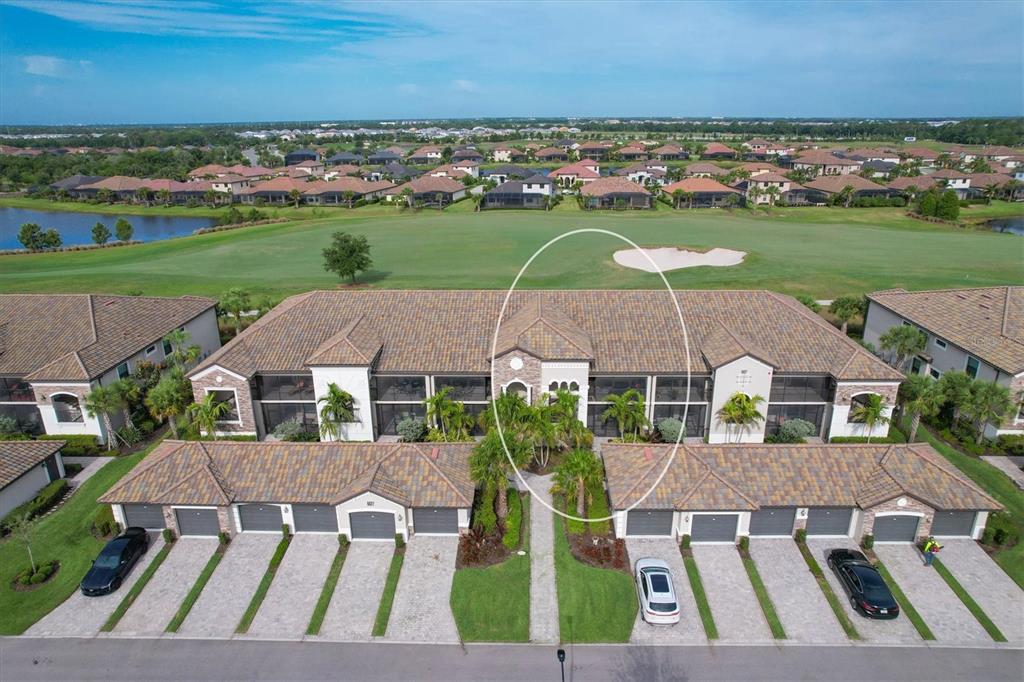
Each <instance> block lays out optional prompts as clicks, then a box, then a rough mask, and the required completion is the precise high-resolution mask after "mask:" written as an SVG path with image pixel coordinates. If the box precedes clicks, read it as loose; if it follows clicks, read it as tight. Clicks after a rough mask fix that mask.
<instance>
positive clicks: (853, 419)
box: [846, 393, 875, 424]
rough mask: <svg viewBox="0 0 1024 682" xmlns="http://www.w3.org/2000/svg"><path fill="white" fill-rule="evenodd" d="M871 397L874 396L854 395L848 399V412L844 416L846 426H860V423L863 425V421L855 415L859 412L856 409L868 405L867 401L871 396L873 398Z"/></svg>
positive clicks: (869, 394)
mask: <svg viewBox="0 0 1024 682" xmlns="http://www.w3.org/2000/svg"><path fill="white" fill-rule="evenodd" d="M873 395H875V394H874V393H861V394H860V395H855V396H853V397H852V398H850V412H849V414H847V416H846V423H847V424H862V423H864V420H863V419H861V418H858V417H857V416H856V415H857V413H858V412H859V410H858V409H857V408H858V407H864V406H866V405H867V404H868V401H869V400H870V399H871V396H873Z"/></svg>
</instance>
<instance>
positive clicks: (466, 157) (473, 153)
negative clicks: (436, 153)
mask: <svg viewBox="0 0 1024 682" xmlns="http://www.w3.org/2000/svg"><path fill="white" fill-rule="evenodd" d="M452 161H453V162H454V161H474V162H476V163H483V162H484V155H483V154H481V153H480V152H478V151H477V150H475V149H460V150H459V151H457V152H455V153H454V154H452Z"/></svg>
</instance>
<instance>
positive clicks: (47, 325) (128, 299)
mask: <svg viewBox="0 0 1024 682" xmlns="http://www.w3.org/2000/svg"><path fill="white" fill-rule="evenodd" d="M214 305H216V301H214V300H213V299H209V298H199V297H194V296H184V297H182V298H156V297H151V296H104V295H98V294H46V295H43V294H0V375H5V374H6V375H13V376H23V377H25V378H27V379H29V380H32V381H62V380H74V381H86V380H89V379H93V378H96V377H98V376H100V375H102V374H103V373H104V372H106V371H107V370H109V369H111V368H112V367H114V366H116V365H117V364H118V363H119V362H122V361H124V360H125V359H126V358H128V357H130V356H131V355H133V354H135V353H137V352H138V351H139V350H140V349H142V348H145V347H146V346H148V345H149V344H151V343H154V342H155V341H158V340H160V339H161V338H163V337H164V336H165V335H166V334H167V333H168V332H170V331H171V330H172V329H175V328H177V327H180V326H181V325H183V324H185V323H186V322H188V321H190V320H192V319H194V318H195V317H197V316H198V315H200V314H201V313H203V312H205V311H206V310H209V309H210V308H212V307H213V306H214Z"/></svg>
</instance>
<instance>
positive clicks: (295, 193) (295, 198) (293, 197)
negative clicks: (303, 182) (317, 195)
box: [288, 189, 302, 208]
mask: <svg viewBox="0 0 1024 682" xmlns="http://www.w3.org/2000/svg"><path fill="white" fill-rule="evenodd" d="M301 198H302V192H300V191H299V190H297V189H293V190H292V191H290V192H288V199H289V200H290V201H291V202H292V203H293V204H295V208H298V207H299V199H301Z"/></svg>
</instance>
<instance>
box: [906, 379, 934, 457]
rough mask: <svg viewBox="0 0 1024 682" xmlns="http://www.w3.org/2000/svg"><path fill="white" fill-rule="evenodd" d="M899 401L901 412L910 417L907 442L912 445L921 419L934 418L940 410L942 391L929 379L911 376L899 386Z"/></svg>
mask: <svg viewBox="0 0 1024 682" xmlns="http://www.w3.org/2000/svg"><path fill="white" fill-rule="evenodd" d="M899 400H900V404H901V405H903V412H904V413H905V414H906V415H907V416H909V417H910V428H909V431H908V433H907V441H908V442H910V443H913V442H914V439H915V438H916V437H917V429H918V427H920V425H921V418H922V417H931V416H934V415H936V414H938V412H939V410H940V409H941V408H942V403H943V396H942V391H941V390H939V386H938V384H937V383H936V381H935V380H934V379H932V378H931V377H926V376H924V375H921V374H911V375H910V376H908V377H907V380H906V381H904V382H903V383H902V384H900V390H899Z"/></svg>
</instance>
